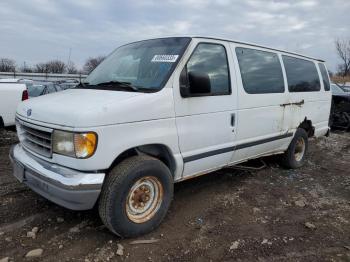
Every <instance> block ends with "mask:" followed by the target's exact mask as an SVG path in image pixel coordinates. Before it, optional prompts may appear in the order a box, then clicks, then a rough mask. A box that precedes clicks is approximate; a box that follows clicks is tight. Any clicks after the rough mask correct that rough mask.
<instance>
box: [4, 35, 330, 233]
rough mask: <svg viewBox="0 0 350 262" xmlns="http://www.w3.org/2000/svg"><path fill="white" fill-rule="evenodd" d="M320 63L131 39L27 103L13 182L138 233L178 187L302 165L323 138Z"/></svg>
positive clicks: (201, 41)
mask: <svg viewBox="0 0 350 262" xmlns="http://www.w3.org/2000/svg"><path fill="white" fill-rule="evenodd" d="M329 90H330V81H329V77H328V73H327V69H326V67H325V64H324V62H323V61H322V60H319V59H314V58H311V57H308V56H304V55H299V54H295V53H291V52H285V51H281V50H277V49H273V48H269V47H263V46H259V45H253V44H247V43H242V42H237V41H231V40H224V39H216V38H205V37H171V38H159V39H151V40H145V41H139V42H134V43H131V44H127V45H123V46H121V47H119V48H117V49H116V50H115V51H114V52H112V53H111V54H110V55H109V56H108V57H107V58H106V59H105V60H104V61H103V62H102V63H101V64H100V65H99V66H98V67H97V68H96V69H95V70H94V71H93V72H92V73H90V75H89V76H88V77H87V78H86V80H85V81H84V82H82V83H81V84H79V85H78V86H77V87H76V88H74V89H71V90H66V91H63V92H60V93H55V94H50V95H47V96H44V97H38V98H34V99H30V100H28V101H25V102H22V103H21V104H20V105H19V107H18V109H17V114H16V121H17V132H18V137H19V140H20V143H19V144H17V145H15V146H14V147H13V148H12V149H11V152H10V157H11V159H12V161H13V169H14V176H15V177H17V178H18V180H19V181H21V182H23V183H25V184H26V185H27V186H28V187H30V188H31V189H32V190H34V191H35V192H37V193H38V194H40V195H42V196H44V197H46V198H47V199H49V200H51V201H53V202H55V203H57V204H59V205H62V206H64V207H66V208H69V209H73V210H86V209H91V208H93V207H94V206H95V205H98V210H99V214H100V217H101V219H102V221H103V223H104V224H105V225H106V226H107V228H109V229H110V230H111V231H112V232H113V233H115V234H117V235H120V236H123V237H133V236H138V235H141V234H144V233H146V232H149V231H151V230H153V229H155V228H156V227H157V226H158V225H159V224H160V223H161V221H162V220H163V218H164V217H165V215H166V213H167V210H168V208H169V206H170V203H171V200H172V198H173V187H174V183H175V182H180V181H183V180H186V179H189V178H193V177H196V176H199V175H203V174H206V173H210V172H212V171H214V170H218V169H221V168H224V167H227V166H233V165H236V164H238V163H241V162H244V161H247V160H249V159H254V158H259V157H262V156H268V155H274V154H280V158H281V163H282V164H283V166H285V167H287V168H298V167H300V166H302V165H303V163H304V161H305V157H306V154H307V150H308V139H309V138H310V137H319V136H324V135H326V134H328V132H329V127H328V119H329V113H330V107H331V93H330V91H329Z"/></svg>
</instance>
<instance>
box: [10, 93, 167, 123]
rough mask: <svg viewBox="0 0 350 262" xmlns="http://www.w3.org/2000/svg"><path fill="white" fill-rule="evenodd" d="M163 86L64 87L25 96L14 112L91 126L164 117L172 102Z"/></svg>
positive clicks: (25, 117) (52, 121)
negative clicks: (157, 89) (135, 89)
mask: <svg viewBox="0 0 350 262" xmlns="http://www.w3.org/2000/svg"><path fill="white" fill-rule="evenodd" d="M165 89H166V88H164V89H163V90H161V91H160V92H157V93H137V92H123V91H107V90H93V89H86V90H84V89H68V90H65V91H62V92H58V93H53V94H49V95H44V96H40V97H36V98H31V99H28V100H26V101H24V102H22V103H20V105H19V106H18V108H17V114H19V115H20V116H21V117H22V118H24V119H27V120H28V121H30V120H36V121H40V122H44V123H49V124H55V125H60V126H66V127H94V126H102V125H111V124H120V123H128V122H137V121H145V120H149V119H157V118H166V117H171V115H172V113H171V112H173V110H172V109H171V105H172V104H173V103H169V102H167V101H166V100H168V99H169V98H171V99H172V96H171V94H172V93H171V92H170V94H168V95H166V94H164V93H169V91H164V90H165ZM168 90H169V88H168ZM170 90H171V89H170ZM159 101H162V103H160V102H159ZM164 102H165V103H164ZM155 105H158V107H156V106H155ZM145 109H147V110H145Z"/></svg>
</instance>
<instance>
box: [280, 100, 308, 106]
mask: <svg viewBox="0 0 350 262" xmlns="http://www.w3.org/2000/svg"><path fill="white" fill-rule="evenodd" d="M304 103H305V101H304V99H303V100H301V101H299V102H294V103H286V104H281V105H280V106H283V107H285V106H292V105H296V106H301V105H303V104H304Z"/></svg>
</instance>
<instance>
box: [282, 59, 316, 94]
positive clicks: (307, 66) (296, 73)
mask: <svg viewBox="0 0 350 262" xmlns="http://www.w3.org/2000/svg"><path fill="white" fill-rule="evenodd" d="M283 64H284V67H285V69H286V74H287V81H288V90H289V91H290V92H313V91H320V90H321V84H320V79H319V77H318V73H317V69H316V65H315V63H314V62H311V61H308V60H304V59H300V58H295V57H291V56H285V55H284V56H283Z"/></svg>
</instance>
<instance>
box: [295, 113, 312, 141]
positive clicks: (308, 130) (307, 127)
mask: <svg viewBox="0 0 350 262" xmlns="http://www.w3.org/2000/svg"><path fill="white" fill-rule="evenodd" d="M298 128H302V129H304V130H305V131H306V133H307V135H308V137H312V136H314V134H315V127H314V126H313V125H312V121H311V120H310V119H307V117H305V118H304V120H303V122H301V123H300V125H299V126H298Z"/></svg>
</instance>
